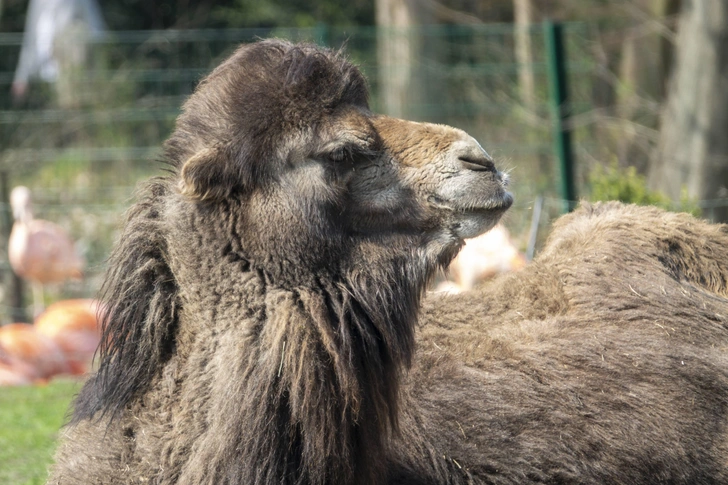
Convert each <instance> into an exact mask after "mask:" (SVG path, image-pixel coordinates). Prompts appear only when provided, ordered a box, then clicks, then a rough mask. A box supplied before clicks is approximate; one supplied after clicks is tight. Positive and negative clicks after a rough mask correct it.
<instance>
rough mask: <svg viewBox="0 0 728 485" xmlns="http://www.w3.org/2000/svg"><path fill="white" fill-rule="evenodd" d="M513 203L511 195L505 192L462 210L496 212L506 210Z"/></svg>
mask: <svg viewBox="0 0 728 485" xmlns="http://www.w3.org/2000/svg"><path fill="white" fill-rule="evenodd" d="M512 205H513V196H512V195H511V194H510V192H506V193H505V194H503V196H502V197H500V198H498V199H491V200H489V201H488V202H487V203H485V204H483V205H482V206H480V207H468V208H465V209H464V210H463V212H497V211H505V210H508V209H509V208H510V207H511V206H512Z"/></svg>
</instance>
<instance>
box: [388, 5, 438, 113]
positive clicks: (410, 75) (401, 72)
mask: <svg viewBox="0 0 728 485" xmlns="http://www.w3.org/2000/svg"><path fill="white" fill-rule="evenodd" d="M375 7H376V18H377V27H378V28H377V63H378V65H379V101H380V110H381V111H383V112H385V113H387V114H389V115H391V116H395V117H400V118H418V117H419V116H417V114H416V113H412V108H413V107H415V106H417V105H418V104H422V103H424V102H425V100H426V96H425V92H424V90H425V82H423V81H422V80H423V77H424V76H423V73H422V66H421V63H420V61H421V58H422V50H423V42H424V40H423V35H422V34H423V32H422V29H421V26H422V25H426V24H429V23H430V22H431V18H430V17H431V8H429V6H428V4H427V2H423V1H419V0H377V1H376V5H375Z"/></svg>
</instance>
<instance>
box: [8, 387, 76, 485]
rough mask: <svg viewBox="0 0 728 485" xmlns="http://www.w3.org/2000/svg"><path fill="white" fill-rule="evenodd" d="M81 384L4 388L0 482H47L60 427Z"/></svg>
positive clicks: (32, 484) (23, 484) (17, 484)
mask: <svg viewBox="0 0 728 485" xmlns="http://www.w3.org/2000/svg"><path fill="white" fill-rule="evenodd" d="M79 388H80V383H79V382H76V381H68V380H57V381H54V382H52V383H50V384H48V385H46V386H29V387H0V484H3V485H35V484H44V483H45V481H46V478H47V476H48V466H49V465H50V463H51V460H52V458H53V450H54V449H55V443H56V438H57V437H58V430H59V429H60V427H61V425H62V424H63V422H64V417H65V414H66V411H67V409H68V405H69V404H70V402H71V399H72V398H73V396H74V394H75V393H76V392H78V390H79Z"/></svg>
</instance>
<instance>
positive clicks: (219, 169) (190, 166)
mask: <svg viewBox="0 0 728 485" xmlns="http://www.w3.org/2000/svg"><path fill="white" fill-rule="evenodd" d="M229 164H230V162H229V161H228V160H226V159H225V156H224V153H223V152H222V150H220V148H218V147H214V148H205V149H203V150H200V151H199V152H197V153H195V154H194V155H192V156H191V157H190V158H189V159H187V161H186V162H184V164H182V170H181V179H180V182H179V189H180V192H181V193H182V194H183V195H186V196H188V197H191V198H193V199H197V200H220V199H223V198H225V197H227V196H228V195H230V192H231V191H232V190H233V188H234V187H235V186H236V184H238V183H239V181H238V180H237V179H238V178H239V177H236V176H235V174H233V173H232V172H231V170H230V167H229Z"/></svg>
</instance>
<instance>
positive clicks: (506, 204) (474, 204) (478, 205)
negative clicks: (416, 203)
mask: <svg viewBox="0 0 728 485" xmlns="http://www.w3.org/2000/svg"><path fill="white" fill-rule="evenodd" d="M427 201H428V202H429V203H430V205H431V206H433V207H435V208H436V209H440V210H445V211H449V212H454V213H457V214H463V215H467V214H482V213H491V214H495V213H499V212H505V211H507V210H508V209H509V208H510V207H511V206H512V205H513V194H511V193H510V192H508V191H506V190H504V191H503V192H502V193H501V194H499V195H498V196H494V197H489V198H487V199H484V200H473V201H469V202H466V201H453V200H448V199H445V198H443V197H441V196H439V195H435V194H433V195H430V196H429V197H428V199H427Z"/></svg>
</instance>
